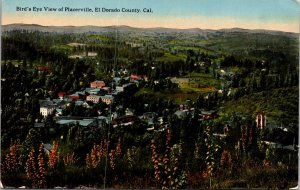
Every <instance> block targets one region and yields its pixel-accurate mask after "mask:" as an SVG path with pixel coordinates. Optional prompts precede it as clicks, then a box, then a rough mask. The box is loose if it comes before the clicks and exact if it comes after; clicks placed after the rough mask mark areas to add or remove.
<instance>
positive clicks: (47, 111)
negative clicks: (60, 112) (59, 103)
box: [40, 105, 55, 117]
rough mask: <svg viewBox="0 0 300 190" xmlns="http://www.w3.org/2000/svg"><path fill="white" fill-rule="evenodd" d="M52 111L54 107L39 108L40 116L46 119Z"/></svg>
mask: <svg viewBox="0 0 300 190" xmlns="http://www.w3.org/2000/svg"><path fill="white" fill-rule="evenodd" d="M54 110H55V106H54V105H47V106H41V107H40V114H42V116H44V117H46V116H48V115H50V114H52V113H53V111H54Z"/></svg>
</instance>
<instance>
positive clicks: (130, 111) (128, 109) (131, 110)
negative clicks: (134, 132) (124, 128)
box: [125, 108, 134, 115]
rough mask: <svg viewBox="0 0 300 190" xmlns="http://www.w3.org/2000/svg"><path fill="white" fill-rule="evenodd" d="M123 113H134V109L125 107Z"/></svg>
mask: <svg viewBox="0 0 300 190" xmlns="http://www.w3.org/2000/svg"><path fill="white" fill-rule="evenodd" d="M125 115H134V109H131V108H126V109H125Z"/></svg>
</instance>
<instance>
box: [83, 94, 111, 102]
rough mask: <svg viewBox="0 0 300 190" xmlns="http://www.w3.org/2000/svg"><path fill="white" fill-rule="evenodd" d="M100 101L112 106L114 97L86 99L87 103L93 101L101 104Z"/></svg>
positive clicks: (94, 96) (91, 96)
mask: <svg viewBox="0 0 300 190" xmlns="http://www.w3.org/2000/svg"><path fill="white" fill-rule="evenodd" d="M100 100H101V101H102V102H104V103H106V104H111V103H112V102H113V101H114V97H113V96H112V95H104V96H98V95H89V96H87V97H86V101H91V102H93V103H95V104H96V103H99V102H100Z"/></svg>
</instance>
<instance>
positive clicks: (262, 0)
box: [2, 0, 300, 32]
mask: <svg viewBox="0 0 300 190" xmlns="http://www.w3.org/2000/svg"><path fill="white" fill-rule="evenodd" d="M17 7H22V8H25V7H27V8H31V9H32V8H33V7H38V8H42V9H44V7H52V8H61V7H63V8H65V7H70V8H91V9H92V10H93V11H94V12H66V11H61V12H59V11H56V12H49V11H44V10H43V11H41V12H33V11H17ZM95 8H100V9H102V8H106V9H114V8H118V9H120V12H113V13H109V12H95ZM122 8H126V9H140V11H141V12H140V13H132V12H131V13H128V12H127V13H125V12H122ZM144 8H146V9H150V8H151V10H152V12H151V13H144V12H142V11H143V9H144ZM299 15H300V6H299V0H84V1H80V0H2V24H4V25H5V24H13V23H24V24H40V25H46V26H66V25H73V26H83V25H95V26H111V25H128V26H132V27H143V28H152V27H167V28H201V29H223V28H235V27H239V28H245V29H268V30H279V31H287V32H299Z"/></svg>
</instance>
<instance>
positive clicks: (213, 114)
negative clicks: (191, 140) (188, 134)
mask: <svg viewBox="0 0 300 190" xmlns="http://www.w3.org/2000/svg"><path fill="white" fill-rule="evenodd" d="M217 117H218V115H217V111H215V110H209V111H201V113H200V118H201V119H202V120H211V119H215V118H217Z"/></svg>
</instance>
